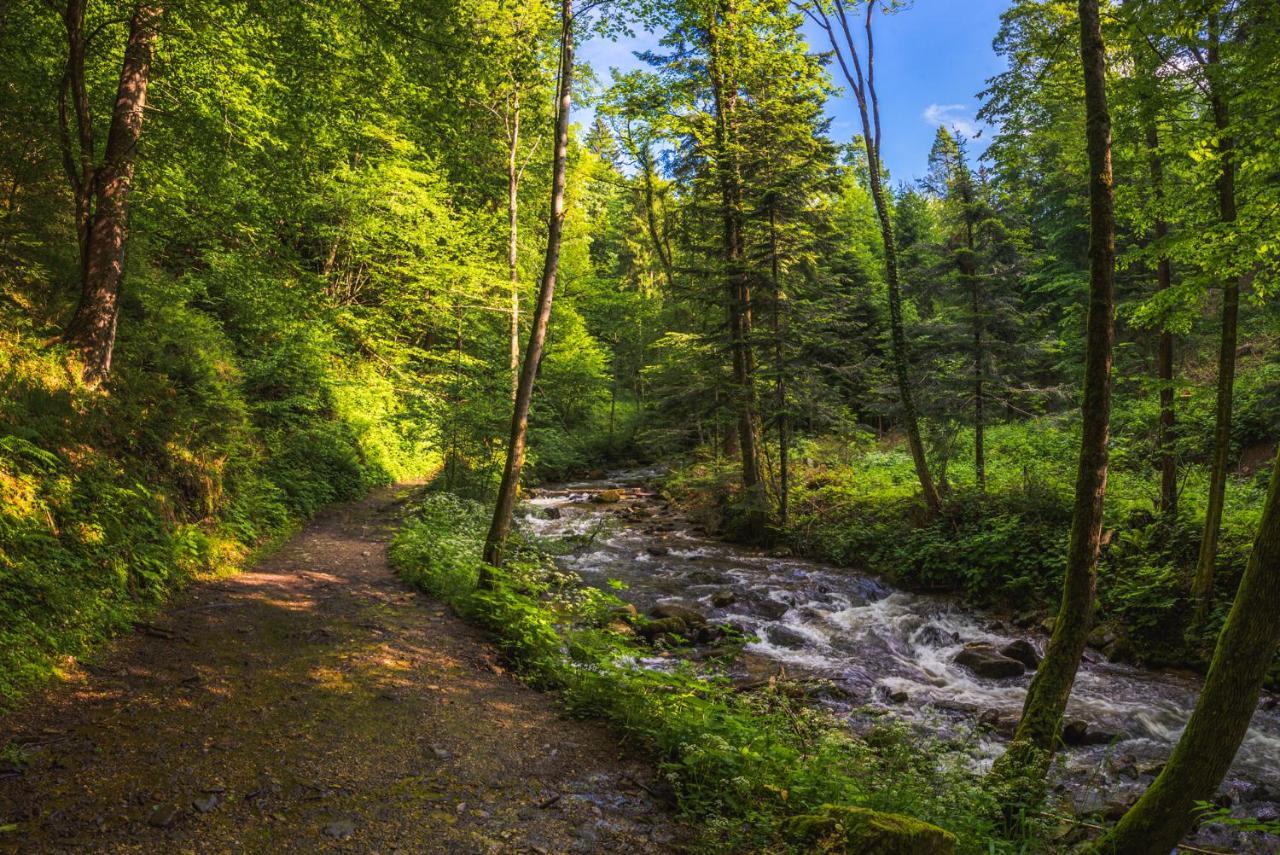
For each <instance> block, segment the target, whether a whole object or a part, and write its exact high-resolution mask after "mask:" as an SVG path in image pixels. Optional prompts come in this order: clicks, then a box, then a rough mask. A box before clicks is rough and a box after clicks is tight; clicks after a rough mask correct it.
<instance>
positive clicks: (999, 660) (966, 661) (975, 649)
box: [955, 644, 1027, 680]
mask: <svg viewBox="0 0 1280 855" xmlns="http://www.w3.org/2000/svg"><path fill="white" fill-rule="evenodd" d="M955 662H956V664H957V665H962V666H964V667H965V668H968V669H969V670H970V671H972V672H973V673H974V674H976V675H978V676H979V677H986V678H987V679H990V680H1000V679H1004V678H1007V677H1018V676H1021V675H1022V674H1023V673H1024V672H1025V671H1026V670H1027V669H1026V667H1025V666H1024V665H1023V664H1022V663H1021V662H1019V661H1018V660H1016V659H1010V658H1009V657H1008V656H1005V655H1003V654H1001V653H1000V652H999V651H997V650H996V649H995V648H994V647H992V646H991V645H989V644H974V645H970V646H968V647H965V649H964V650H961V651H960V652H959V653H957V654H956V658H955Z"/></svg>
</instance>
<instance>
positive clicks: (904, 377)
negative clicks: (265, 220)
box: [806, 0, 942, 514]
mask: <svg viewBox="0 0 1280 855" xmlns="http://www.w3.org/2000/svg"><path fill="white" fill-rule="evenodd" d="M876 6H877V4H876V3H867V4H866V21H865V30H866V39H867V73H866V75H865V76H864V75H863V72H862V61H861V59H860V55H859V53H858V49H857V46H856V44H855V42H854V39H853V32H852V27H851V25H850V24H849V19H848V8H847V7H846V5H845V4H844V3H843V2H838V3H836V4H834V6H832V7H831V8H830V11H828V7H827V6H826V4H825V3H822V2H816V0H815V2H813V3H811V4H810V5H808V6H807V7H806V8H807V12H808V13H809V14H810V15H811V17H812V18H813V20H815V21H817V22H818V23H819V24H820V25H821V26H822V28H823V29H824V30H825V31H826V33H827V36H828V38H829V39H830V41H831V49H832V52H833V54H834V55H835V57H836V60H837V62H838V64H839V66H840V70H841V72H842V73H843V74H844V78H845V81H846V82H847V83H848V84H849V88H850V90H851V91H852V92H853V95H854V100H855V101H857V104H858V115H859V118H860V119H861V120H862V140H863V144H864V146H865V147H866V152H867V172H868V174H869V180H870V184H871V198H872V200H873V201H874V202H875V206H876V215H877V217H878V218H879V220H880V236H881V239H882V241H883V243H884V262H885V284H886V286H887V290H888V295H889V333H890V335H889V343H890V350H891V351H892V355H893V373H894V379H895V380H896V382H897V386H898V397H899V399H900V401H901V404H902V421H903V424H904V426H905V427H906V431H907V444H908V445H909V446H910V449H911V460H912V462H913V463H914V464H915V469H916V478H917V479H919V481H920V491H921V492H922V493H923V494H924V501H925V504H926V505H927V506H928V508H929V512H930V513H931V514H937V513H938V512H939V511H941V509H942V500H941V498H939V496H938V488H937V486H936V485H935V484H934V482H933V475H932V474H931V473H930V472H929V461H928V458H927V457H926V456H925V451H924V441H923V440H922V439H921V437H920V417H919V414H918V413H917V411H916V403H915V395H914V394H913V392H912V385H911V364H910V354H909V353H908V350H907V336H906V332H905V331H904V329H903V323H902V289H901V287H900V284H899V276H898V250H897V243H896V240H895V238H894V232H893V215H892V212H891V211H890V210H889V204H888V199H887V198H886V195H885V190H884V181H883V178H882V176H881V162H880V102H879V97H878V96H877V94H876V84H875V61H876V59H875V56H876V54H875V40H874V38H873V33H872V27H871V16H872V14H873V13H874V12H875V9H876ZM832 17H834V18H835V21H836V25H838V26H839V28H840V34H841V36H843V40H844V43H843V45H842V44H841V41H840V37H839V36H837V35H836V28H835V26H833V24H832V20H831V19H832Z"/></svg>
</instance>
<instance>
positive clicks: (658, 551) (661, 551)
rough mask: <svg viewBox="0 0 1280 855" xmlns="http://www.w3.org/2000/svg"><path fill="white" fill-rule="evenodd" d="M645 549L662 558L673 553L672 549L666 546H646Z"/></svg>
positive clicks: (655, 556)
mask: <svg viewBox="0 0 1280 855" xmlns="http://www.w3.org/2000/svg"><path fill="white" fill-rule="evenodd" d="M644 551H645V552H647V553H649V554H650V555H652V556H653V557H654V558H661V557H662V556H664V555H670V554H671V550H670V549H669V548H667V547H665V546H646V547H645V549H644Z"/></svg>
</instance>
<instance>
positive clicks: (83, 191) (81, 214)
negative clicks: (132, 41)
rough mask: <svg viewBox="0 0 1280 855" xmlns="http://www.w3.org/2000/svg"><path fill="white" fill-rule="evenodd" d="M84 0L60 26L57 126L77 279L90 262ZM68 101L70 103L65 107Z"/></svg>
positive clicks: (74, 0)
mask: <svg viewBox="0 0 1280 855" xmlns="http://www.w3.org/2000/svg"><path fill="white" fill-rule="evenodd" d="M86 5H87V2H86V0H67V5H66V7H65V8H64V9H63V11H62V23H63V27H64V28H65V29H66V32H67V64H66V69H65V70H64V72H63V75H62V87H61V89H60V90H59V92H58V127H59V130H60V132H61V144H62V163H63V168H64V169H65V170H66V173H67V180H68V181H69V182H70V184H71V192H72V197H73V198H74V200H75V222H76V243H77V245H78V247H79V253H80V276H81V279H82V281H83V277H84V270H85V267H86V265H87V264H88V262H89V222H90V215H91V213H92V211H93V172H94V166H93V164H94V150H93V117H92V115H91V114H90V112H89V94H88V89H87V88H86V86H85V78H84V58H85V50H86V36H85V31H84V12H85V6H86ZM68 101H70V104H68ZM68 109H70V110H72V111H73V112H74V114H75V125H76V136H75V140H76V144H75V146H74V150H73V146H72V141H71V119H70V117H69V116H68Z"/></svg>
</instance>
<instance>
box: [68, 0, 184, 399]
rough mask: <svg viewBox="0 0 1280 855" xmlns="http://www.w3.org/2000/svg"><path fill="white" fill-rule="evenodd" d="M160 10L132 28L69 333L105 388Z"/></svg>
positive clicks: (145, 11) (88, 370) (137, 17)
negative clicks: (135, 162)
mask: <svg viewBox="0 0 1280 855" xmlns="http://www.w3.org/2000/svg"><path fill="white" fill-rule="evenodd" d="M160 14H161V9H160V7H158V6H152V5H149V4H146V3H142V4H139V5H138V6H137V8H136V9H135V10H134V13H133V18H132V20H131V21H130V23H129V40H128V42H127V43H126V45H125V51H124V62H123V63H122V65H121V68H120V84H119V87H118V89H117V93H116V103H115V109H114V111H113V112H112V115H111V128H110V131H109V132H108V134H107V148H106V152H105V154H104V156H103V162H102V165H101V166H100V167H98V169H97V170H95V172H94V181H93V185H94V186H93V193H94V212H93V217H92V222H91V224H90V226H89V233H88V241H87V247H86V252H85V264H84V278H83V282H82V287H81V294H80V305H79V307H78V308H77V310H76V314H75V317H74V318H73V319H72V321H71V325H70V327H69V328H68V331H67V338H68V340H70V341H72V342H73V343H74V344H75V345H76V347H77V349H78V350H79V351H80V353H81V356H82V357H83V359H84V377H85V380H87V381H88V382H90V383H95V384H96V383H101V382H102V381H104V380H106V378H107V377H108V375H109V374H110V373H111V354H112V351H113V350H114V348H115V338H116V317H117V314H118V313H119V298H120V278H121V275H122V274H123V271H124V251H125V242H126V240H127V229H128V220H129V190H130V188H131V186H132V183H133V167H134V161H135V159H136V157H137V150H138V140H139V139H140V137H141V135H142V117H143V111H144V110H145V109H146V104H147V84H148V82H149V79H150V76H151V48H152V43H153V41H154V40H155V32H156V31H155V28H156V24H157V22H158V21H159V19H160Z"/></svg>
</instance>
